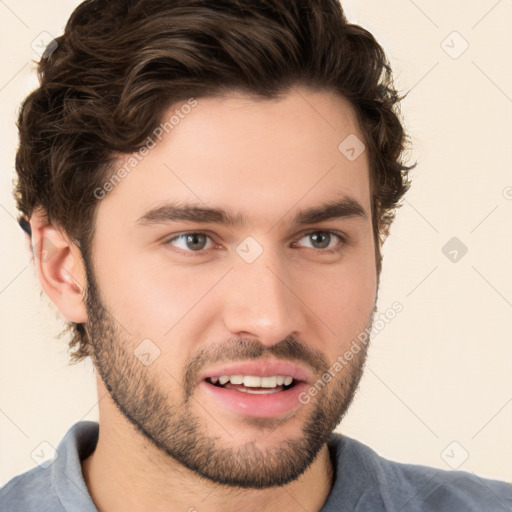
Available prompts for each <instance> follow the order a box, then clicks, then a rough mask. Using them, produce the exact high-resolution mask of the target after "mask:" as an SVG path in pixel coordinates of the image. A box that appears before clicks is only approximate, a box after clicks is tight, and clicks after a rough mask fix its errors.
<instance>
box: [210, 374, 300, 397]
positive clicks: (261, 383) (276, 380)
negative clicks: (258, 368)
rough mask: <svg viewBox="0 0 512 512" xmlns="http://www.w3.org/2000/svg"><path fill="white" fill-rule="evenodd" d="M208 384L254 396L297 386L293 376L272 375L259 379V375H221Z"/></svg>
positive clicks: (211, 379) (212, 378)
mask: <svg viewBox="0 0 512 512" xmlns="http://www.w3.org/2000/svg"><path fill="white" fill-rule="evenodd" d="M206 382H208V383H209V384H212V385H213V386H217V387H219V388H223V389H232V390H235V391H240V392H241V393H249V394H252V395H271V394H273V393H280V392H282V391H287V390H288V389H291V388H293V387H294V386H295V385H296V384H297V382H298V381H297V380H295V379H294V378H293V377H292V376H291V375H272V376H268V377H258V376H257V375H221V376H220V377H207V378H206Z"/></svg>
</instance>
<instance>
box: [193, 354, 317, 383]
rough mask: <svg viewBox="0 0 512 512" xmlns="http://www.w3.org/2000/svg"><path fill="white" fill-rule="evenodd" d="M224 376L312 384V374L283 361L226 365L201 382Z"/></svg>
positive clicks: (205, 374) (206, 372) (273, 360)
mask: <svg viewBox="0 0 512 512" xmlns="http://www.w3.org/2000/svg"><path fill="white" fill-rule="evenodd" d="M222 375H254V376H255V377H272V376H274V375H282V376H284V377H286V376H289V377H293V379H294V380H297V381H304V382H311V381H312V378H311V373H310V372H309V371H307V370H306V369H305V368H303V367H301V366H299V365H298V364H297V363H293V362H291V361H284V360H281V359H256V360H251V361H246V362H240V363H231V364H224V365H223V366H218V367H216V368H212V369H210V370H207V371H205V372H203V373H202V374H201V375H200V377H199V380H200V381H202V380H205V379H207V378H211V377H221V376H222Z"/></svg>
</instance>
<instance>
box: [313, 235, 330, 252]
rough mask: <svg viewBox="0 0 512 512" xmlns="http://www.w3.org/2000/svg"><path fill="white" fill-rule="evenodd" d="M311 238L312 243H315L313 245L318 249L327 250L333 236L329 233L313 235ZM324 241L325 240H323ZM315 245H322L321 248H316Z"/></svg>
mask: <svg viewBox="0 0 512 512" xmlns="http://www.w3.org/2000/svg"><path fill="white" fill-rule="evenodd" d="M309 236H310V237H311V241H312V242H313V245H314V246H315V248H316V249H325V248H326V247H328V246H329V243H330V241H331V235H330V234H329V233H322V232H318V233H312V234H311V235H309ZM322 239H323V240H322ZM315 244H320V246H319V247H318V246H316V245H315Z"/></svg>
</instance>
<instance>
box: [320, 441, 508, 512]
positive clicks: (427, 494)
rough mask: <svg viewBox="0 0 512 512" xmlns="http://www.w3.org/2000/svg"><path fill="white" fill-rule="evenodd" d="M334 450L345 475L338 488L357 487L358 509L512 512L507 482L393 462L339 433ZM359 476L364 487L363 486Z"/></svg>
mask: <svg viewBox="0 0 512 512" xmlns="http://www.w3.org/2000/svg"><path fill="white" fill-rule="evenodd" d="M329 447H330V450H331V454H332V455H334V456H335V457H336V465H337V473H339V476H340V478H339V482H338V474H337V478H336V483H335V486H336V484H338V483H340V484H341V482H342V481H343V482H344V483H345V484H349V485H350V486H351V487H354V486H355V487H356V488H358V491H356V492H357V493H358V495H357V496H354V499H355V500H357V503H358V505H363V504H365V503H368V504H371V505H372V506H373V507H376V506H378V507H380V508H372V510H383V511H388V510H389V511H392V510H393V511H394V510H404V511H405V510H407V511H408V512H416V511H418V512H419V511H421V512H429V511H432V512H434V511H436V512H439V511H447V512H448V511H453V510H464V511H465V512H473V511H474V512H481V511H482V510H486V511H489V512H491V511H492V512H510V511H512V485H511V484H508V483H506V482H501V481H498V480H491V479H486V478H482V477H479V476H477V475H474V474H473V473H468V472H465V471H448V470H442V469H436V468H431V467H427V466H421V465H415V464H403V463H399V462H393V461H390V460H388V459H385V458H384V457H381V456H380V455H378V454H377V453H376V452H375V451H374V450H372V449H371V448H369V447H368V446H366V445H364V444H363V443H361V442H359V441H356V440H355V439H351V438H349V437H346V436H341V435H339V434H334V435H333V436H332V438H331V440H330V442H329ZM356 475H357V476H356ZM354 477H356V478H358V479H359V482H361V480H362V481H363V482H364V484H363V485H360V484H358V482H357V481H356V480H355V479H354ZM333 491H334V489H333ZM357 510H359V509H357ZM361 510H364V507H363V508H362V509H361Z"/></svg>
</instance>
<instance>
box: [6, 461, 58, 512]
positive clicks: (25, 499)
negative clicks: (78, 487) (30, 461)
mask: <svg viewBox="0 0 512 512" xmlns="http://www.w3.org/2000/svg"><path fill="white" fill-rule="evenodd" d="M0 509H1V510H2V512H11V511H12V512H14V511H20V510H23V511H32V510H38V511H39V510H41V511H46V510H48V511H50V510H52V511H56V512H57V511H61V510H64V509H63V508H62V505H61V504H60V502H59V500H58V497H57V495H56V494H55V492H54V490H53V488H52V483H51V466H50V467H48V468H46V469H43V468H42V467H36V468H33V469H31V470H30V471H27V472H26V473H23V474H21V475H18V476H16V477H14V478H13V479H12V480H10V481H9V482H8V483H7V484H6V485H5V486H4V487H2V488H1V489H0Z"/></svg>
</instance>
